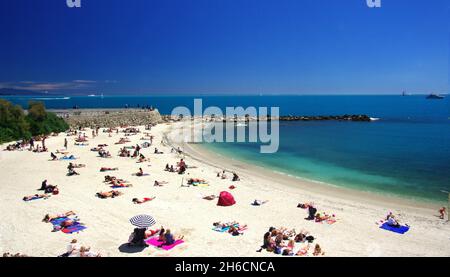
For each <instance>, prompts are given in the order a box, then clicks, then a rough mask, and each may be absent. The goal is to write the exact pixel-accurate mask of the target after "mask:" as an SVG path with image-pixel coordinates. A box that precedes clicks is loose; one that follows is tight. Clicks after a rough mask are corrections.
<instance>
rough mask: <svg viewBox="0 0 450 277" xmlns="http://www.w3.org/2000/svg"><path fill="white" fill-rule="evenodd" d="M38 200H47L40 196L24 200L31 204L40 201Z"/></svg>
mask: <svg viewBox="0 0 450 277" xmlns="http://www.w3.org/2000/svg"><path fill="white" fill-rule="evenodd" d="M38 199H45V198H44V197H39V196H34V197H33V198H30V199H27V200H25V199H24V200H23V201H25V202H30V201H33V200H38Z"/></svg>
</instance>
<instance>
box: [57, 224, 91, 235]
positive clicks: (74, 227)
mask: <svg viewBox="0 0 450 277" xmlns="http://www.w3.org/2000/svg"><path fill="white" fill-rule="evenodd" d="M86 228H87V227H86V226H84V225H81V223H78V222H75V223H74V224H73V225H72V226H70V227H66V228H64V229H62V232H63V233H65V234H73V233H78V232H81V231H83V230H84V229H86Z"/></svg>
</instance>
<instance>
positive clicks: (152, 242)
mask: <svg viewBox="0 0 450 277" xmlns="http://www.w3.org/2000/svg"><path fill="white" fill-rule="evenodd" d="M145 242H146V243H147V244H149V245H153V246H155V247H158V248H160V249H163V250H166V251H168V250H170V249H172V248H174V247H175V246H177V245H180V244H182V243H184V241H183V240H177V241H175V242H174V243H173V244H171V245H164V246H162V247H160V246H161V245H162V244H163V243H164V242H162V241H158V238H157V237H154V238H150V239H148V240H145Z"/></svg>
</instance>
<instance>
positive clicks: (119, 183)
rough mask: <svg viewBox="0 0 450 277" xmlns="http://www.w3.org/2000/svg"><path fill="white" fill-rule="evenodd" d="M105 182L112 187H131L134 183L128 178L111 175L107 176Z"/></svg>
mask: <svg viewBox="0 0 450 277" xmlns="http://www.w3.org/2000/svg"><path fill="white" fill-rule="evenodd" d="M104 183H107V184H109V185H111V187H113V188H119V187H120V188H129V187H132V186H133V184H131V183H129V182H128V181H126V180H123V179H120V178H116V177H115V176H109V175H106V176H105V180H104Z"/></svg>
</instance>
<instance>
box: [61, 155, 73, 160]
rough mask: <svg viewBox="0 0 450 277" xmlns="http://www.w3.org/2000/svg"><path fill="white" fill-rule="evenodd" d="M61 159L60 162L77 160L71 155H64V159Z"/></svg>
mask: <svg viewBox="0 0 450 277" xmlns="http://www.w3.org/2000/svg"><path fill="white" fill-rule="evenodd" d="M59 159H60V160H75V159H76V157H75V156H74V155H70V156H67V155H64V156H63V157H61V158H59Z"/></svg>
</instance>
